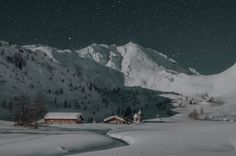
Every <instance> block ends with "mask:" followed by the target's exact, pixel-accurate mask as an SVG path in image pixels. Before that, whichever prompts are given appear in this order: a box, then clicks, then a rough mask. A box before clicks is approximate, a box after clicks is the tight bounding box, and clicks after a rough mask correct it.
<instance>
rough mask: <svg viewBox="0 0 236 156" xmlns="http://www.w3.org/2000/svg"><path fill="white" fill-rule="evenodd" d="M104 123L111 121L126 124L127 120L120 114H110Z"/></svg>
mask: <svg viewBox="0 0 236 156" xmlns="http://www.w3.org/2000/svg"><path fill="white" fill-rule="evenodd" d="M104 123H110V124H126V123H127V121H125V119H123V118H121V117H118V116H110V117H108V118H106V119H104Z"/></svg>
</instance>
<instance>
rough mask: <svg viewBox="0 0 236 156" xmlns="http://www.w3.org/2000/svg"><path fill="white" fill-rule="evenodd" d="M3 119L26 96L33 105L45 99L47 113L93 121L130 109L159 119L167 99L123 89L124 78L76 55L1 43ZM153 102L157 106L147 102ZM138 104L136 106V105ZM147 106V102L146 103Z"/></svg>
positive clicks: (43, 47)
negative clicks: (74, 114)
mask: <svg viewBox="0 0 236 156" xmlns="http://www.w3.org/2000/svg"><path fill="white" fill-rule="evenodd" d="M0 43H1V44H0V54H1V55H0V89H1V90H3V91H2V92H0V112H4V113H1V114H0V118H2V119H3V118H4V119H9V117H10V116H11V117H12V115H11V113H14V110H13V109H14V108H15V105H16V104H15V103H16V100H15V99H16V98H15V97H16V96H20V95H23V94H24V95H25V96H28V97H29V98H30V100H31V101H33V100H34V98H35V97H36V96H37V95H38V94H39V93H40V94H42V96H43V97H44V99H43V100H44V103H45V105H46V106H47V107H48V111H73V112H75V111H79V112H82V113H84V114H86V115H85V118H86V121H87V120H91V118H92V116H93V115H92V114H93V112H96V115H95V117H96V119H97V120H98V121H101V120H103V119H104V117H107V116H109V115H112V114H113V115H114V114H116V113H117V110H118V109H119V112H120V113H121V112H124V110H125V109H126V108H127V107H128V106H130V107H131V108H132V109H133V110H132V111H134V110H135V109H138V108H139V107H141V108H142V107H144V106H145V105H149V106H150V108H151V109H150V108H147V107H145V108H144V111H147V112H150V111H149V110H151V112H152V113H150V114H149V115H147V117H151V116H155V113H153V111H154V109H153V108H154V107H156V104H157V103H160V102H161V101H162V100H163V99H164V98H161V97H159V96H158V94H159V92H157V91H148V90H145V89H141V88H129V87H125V86H124V75H123V73H121V72H119V71H117V70H114V69H112V68H110V67H107V66H104V65H103V64H101V63H98V62H96V61H94V60H92V59H90V58H86V57H81V56H80V55H79V54H78V53H77V52H76V51H74V50H59V49H57V48H53V47H49V46H42V45H31V46H23V47H22V46H17V45H13V44H8V43H7V42H0ZM151 96H155V98H153V99H154V100H156V103H154V102H152V101H150V100H149V101H148V100H147V99H148V98H149V97H151ZM134 101H135V103H134ZM146 101H147V102H146Z"/></svg>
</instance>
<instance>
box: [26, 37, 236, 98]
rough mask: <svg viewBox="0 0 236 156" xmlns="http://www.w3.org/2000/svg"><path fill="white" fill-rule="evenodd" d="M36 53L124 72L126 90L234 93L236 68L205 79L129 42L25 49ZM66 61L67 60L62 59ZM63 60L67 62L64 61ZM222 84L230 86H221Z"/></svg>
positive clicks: (56, 59) (156, 53)
mask: <svg viewBox="0 0 236 156" xmlns="http://www.w3.org/2000/svg"><path fill="white" fill-rule="evenodd" d="M25 48H28V49H30V50H33V51H38V50H40V51H43V52H45V53H47V54H48V56H49V57H51V58H52V59H53V60H54V61H56V62H57V61H58V58H56V57H57V55H58V54H61V53H66V54H67V55H69V54H71V53H73V54H75V53H76V54H77V57H78V58H84V59H87V60H92V61H95V62H97V63H99V64H101V65H103V66H105V67H108V68H110V69H114V70H116V71H118V72H121V73H122V75H123V76H124V78H123V82H124V85H125V86H139V87H143V88H148V89H152V90H160V91H168V92H172V91H173V92H178V93H183V94H196V93H198V94H203V93H205V92H207V93H209V94H212V95H214V96H218V95H221V94H225V93H227V92H231V91H234V90H235V87H234V85H232V84H234V79H235V76H236V69H235V68H236V65H234V66H232V67H231V68H229V69H228V70H226V71H224V72H222V73H219V74H215V75H209V76H204V75H200V74H199V73H198V72H196V70H194V69H192V68H184V67H182V66H181V65H180V64H179V63H178V62H176V61H175V60H173V59H171V58H169V57H167V56H166V55H164V54H162V53H160V52H157V51H155V50H152V49H149V48H145V47H142V46H140V45H138V44H136V43H133V42H130V43H128V44H126V45H123V46H117V45H105V44H92V45H90V46H88V47H86V48H83V49H80V50H58V49H56V48H51V47H48V46H40V45H30V46H25ZM63 59H64V58H63ZM63 59H62V60H60V61H62V62H64V60H63ZM222 82H227V83H224V84H222Z"/></svg>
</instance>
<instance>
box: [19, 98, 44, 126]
mask: <svg viewBox="0 0 236 156" xmlns="http://www.w3.org/2000/svg"><path fill="white" fill-rule="evenodd" d="M46 112H47V110H46V107H45V106H44V100H43V96H42V95H41V94H38V95H37V96H36V97H35V98H34V100H33V101H31V100H30V98H29V97H28V96H27V95H20V96H17V97H15V123H16V125H19V126H29V125H33V126H34V127H35V128H36V129H37V128H38V120H39V119H41V118H42V117H43V116H44V115H45V114H46Z"/></svg>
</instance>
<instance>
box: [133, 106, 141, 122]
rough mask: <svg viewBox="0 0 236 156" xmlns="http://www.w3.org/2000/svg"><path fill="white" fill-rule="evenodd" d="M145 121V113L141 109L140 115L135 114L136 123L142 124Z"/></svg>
mask: <svg viewBox="0 0 236 156" xmlns="http://www.w3.org/2000/svg"><path fill="white" fill-rule="evenodd" d="M142 121H143V113H142V112H141V110H140V109H139V111H138V113H135V114H134V123H140V122H142Z"/></svg>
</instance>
